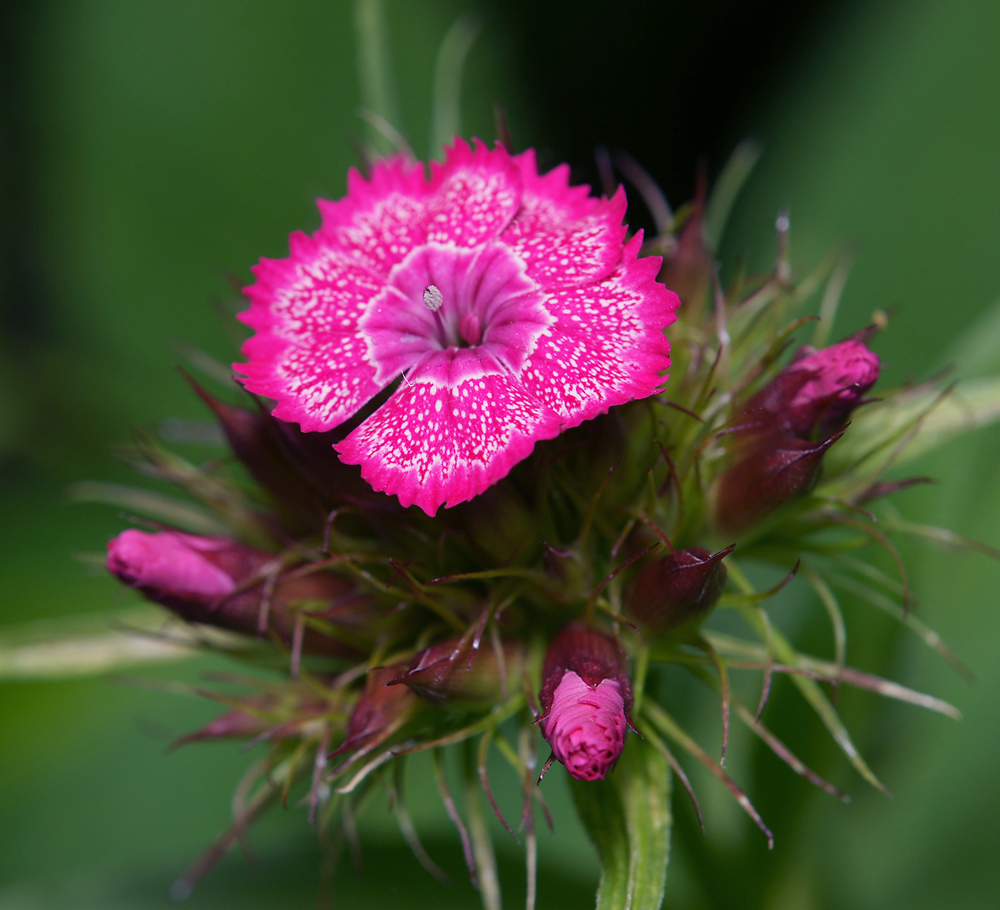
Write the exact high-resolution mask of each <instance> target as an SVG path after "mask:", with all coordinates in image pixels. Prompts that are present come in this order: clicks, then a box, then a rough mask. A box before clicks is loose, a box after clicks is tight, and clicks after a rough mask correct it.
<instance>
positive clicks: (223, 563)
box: [107, 529, 358, 656]
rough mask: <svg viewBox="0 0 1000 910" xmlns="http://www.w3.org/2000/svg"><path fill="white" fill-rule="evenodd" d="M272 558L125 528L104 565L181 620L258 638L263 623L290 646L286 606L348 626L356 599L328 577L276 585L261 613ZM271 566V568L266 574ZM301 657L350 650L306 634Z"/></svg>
mask: <svg viewBox="0 0 1000 910" xmlns="http://www.w3.org/2000/svg"><path fill="white" fill-rule="evenodd" d="M274 560H275V558H274V556H273V555H272V554H270V553H266V552H264V551H263V550H257V549H255V548H253V547H248V546H246V545H245V544H241V543H239V542H238V541H235V540H229V539H227V538H225V537H198V536H196V535H193V534H184V533H181V532H180V531H160V532H157V533H148V532H146V531H138V530H135V529H129V530H127V531H123V532H122V533H121V534H119V535H118V536H117V537H116V538H115V539H114V540H112V541H110V542H109V543H108V558H107V567H108V571H109V572H111V574H112V575H114V576H115V577H116V578H118V579H119V580H120V581H122V582H124V583H125V584H127V585H129V587H132V588H135V589H136V590H138V591H140V592H141V593H142V594H144V595H145V596H146V597H148V598H149V599H150V600H153V601H155V602H156V603H159V604H162V605H163V606H165V607H168V608H169V609H170V610H172V611H173V612H174V613H176V614H178V615H179V616H180V617H182V618H183V619H185V620H187V621H188V622H196V623H204V624H206V625H212V626H217V627H219V628H222V629H229V630H230V631H232V632H241V633H243V634H245V635H257V634H259V633H260V632H261V631H262V629H261V628H260V622H261V619H262V617H263V618H265V619H266V620H267V622H268V628H270V629H271V630H272V631H273V632H275V633H276V634H277V635H278V637H279V638H281V639H282V640H283V641H284V642H286V643H290V642H291V640H292V636H293V633H294V624H295V621H294V618H293V617H291V616H290V615H289V612H288V609H287V606H288V604H289V603H292V602H296V601H298V602H306V601H308V602H310V603H314V604H316V606H317V607H318V608H319V609H318V610H317V611H315V615H321V616H322V617H323V618H324V619H325V620H328V621H330V622H333V623H337V620H338V618H339V614H340V613H343V612H345V611H346V614H347V616H346V619H348V620H349V622H348V623H346V624H348V625H349V624H351V623H352V622H354V619H355V614H356V613H357V611H358V605H357V603H358V598H357V597H356V596H355V595H354V592H353V591H352V589H351V586H350V585H349V583H348V582H347V581H345V580H344V579H342V578H340V577H339V576H337V575H333V574H332V573H330V572H314V573H310V574H305V575H298V576H294V575H287V576H282V577H279V578H278V579H277V582H276V584H275V585H274V589H273V591H272V592H271V594H270V597H269V599H268V604H267V607H268V608H267V610H266V611H264V610H263V601H264V582H265V579H266V578H267V577H268V575H267V573H268V571H269V570H271V565H270V564H273V563H274ZM277 570H278V567H277V566H274V568H273V571H277ZM302 649H303V651H305V652H306V653H317V654H337V655H343V656H348V655H351V654H353V653H354V649H353V648H349V647H347V646H346V645H345V644H344V643H343V642H340V641H337V640H336V639H334V638H331V637H330V636H327V635H322V634H320V633H319V632H317V631H316V630H315V629H312V628H306V629H305V630H304V637H303V642H302Z"/></svg>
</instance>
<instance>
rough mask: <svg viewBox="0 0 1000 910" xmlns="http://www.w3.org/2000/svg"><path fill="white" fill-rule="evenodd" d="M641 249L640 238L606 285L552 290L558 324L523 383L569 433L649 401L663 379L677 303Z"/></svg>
mask: <svg viewBox="0 0 1000 910" xmlns="http://www.w3.org/2000/svg"><path fill="white" fill-rule="evenodd" d="M641 243H642V236H641V234H640V235H637V236H636V237H634V238H633V239H632V240H631V241H630V242H629V243H628V244H627V245H626V247H625V249H624V253H623V255H622V262H621V264H620V265H619V266H618V268H617V269H616V270H615V271H614V272H613V273H612V274H611V275H609V276H608V277H607V278H605V279H604V280H603V281H599V282H596V283H595V284H589V285H584V286H582V287H573V288H561V289H557V290H553V291H550V292H549V294H550V296H549V298H548V300H547V301H546V307H547V309H548V310H549V312H550V313H551V314H552V316H554V317H555V318H556V322H555V325H552V326H550V327H549V328H547V329H546V330H545V332H543V333H542V335H541V337H540V338H539V339H538V344H537V346H536V348H535V351H534V353H533V354H532V355H531V358H530V360H529V362H528V364H527V366H526V367H525V368H524V370H523V371H522V373H521V377H520V378H521V384H522V386H523V387H524V389H525V390H526V391H527V392H529V393H530V394H532V395H533V396H535V397H536V398H538V399H539V400H541V401H543V402H544V403H545V404H546V405H548V406H549V407H550V408H552V410H554V411H556V412H557V413H559V414H560V415H561V416H562V418H563V421H564V424H563V428H564V429H567V428H569V427H574V426H576V425H577V424H579V423H582V422H583V421H584V420H589V419H590V418H592V417H596V416H597V415H598V414H603V413H605V412H606V411H607V410H608V408H609V407H612V406H613V405H618V404H624V403H625V402H626V401H631V400H633V399H636V398H645V397H646V396H648V395H652V394H653V393H654V392H657V391H659V389H660V388H661V387H662V385H663V383H664V382H665V381H666V376H664V375H663V371H664V370H666V369H667V367H669V366H670V356H669V355H670V344H669V343H668V341H667V339H666V337H665V336H664V334H663V329H664V328H665V327H666V326H668V325H669V324H670V323H671V322H673V321H674V319H675V315H674V311H675V310H676V308H677V306H678V303H679V301H678V300H677V295H676V294H674V293H673V292H672V291H668V290H667V289H666V288H665V287H663V285H661V284H657V283H656V281H655V278H656V274H657V272H658V270H659V267H660V259H659V257H655V256H652V257H647V258H645V259H637V258H636V257H637V255H638V251H639V247H640V245H641Z"/></svg>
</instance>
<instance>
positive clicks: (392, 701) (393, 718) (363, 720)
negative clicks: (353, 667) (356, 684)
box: [332, 664, 417, 755]
mask: <svg viewBox="0 0 1000 910" xmlns="http://www.w3.org/2000/svg"><path fill="white" fill-rule="evenodd" d="M405 669H406V668H405V665H403V664H393V665H392V666H389V667H376V668H375V669H374V670H372V671H371V672H370V673H369V674H368V677H367V679H366V680H365V688H364V691H363V692H362V693H361V696H360V697H359V698H358V700H357V703H356V704H355V705H354V711H353V712H352V713H351V719H350V720H349V721H348V722H347V730H346V732H345V735H344V741H343V742H342V743H341V744H340V746H339V747H338V748H337V750H336V751H335V752H333V753H332V754H333V755H339V754H341V753H342V752H347V751H349V750H351V749H360V748H362V747H364V746H367V745H369V744H370V743H372V742H376V741H380V740H381V739H384V738H385V737H386V736H388V735H389V734H391V733H392V732H393V730H394V729H395V727H397V726H398V725H399V724H400V723H401V722H402V721H404V720H405V719H406V717H408V716H409V715H410V713H412V711H413V709H414V707H415V706H416V704H417V697H416V695H414V694H413V692H411V691H410V690H409V689H408V688H407V687H406V686H393V685H390V683H391V682H392V681H393V680H394V679H397V678H398V677H399V674H400V673H401V672H403V671H404V670H405Z"/></svg>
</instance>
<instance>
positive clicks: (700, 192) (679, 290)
mask: <svg viewBox="0 0 1000 910" xmlns="http://www.w3.org/2000/svg"><path fill="white" fill-rule="evenodd" d="M707 190H708V180H707V177H706V175H705V173H704V172H702V173H700V174H699V175H698V185H697V189H696V192H695V198H694V201H693V202H692V204H691V213H690V215H688V218H687V220H686V221H685V222H684V226H683V227H682V228H681V229H680V231H679V232H678V233H677V236H676V238H675V241H674V246H673V247H672V248H671V249H669V250H667V251H665V253H664V256H663V266H662V268H661V269H660V274H659V275H658V276H657V280H659V281H660V282H662V283H663V284H664V285H666V286H667V287H668V288H670V290H672V291H673V292H674V293H675V294H677V296H678V297H679V298H680V300H681V306H682V307H683V312H684V313H686V314H687V318H688V319H691V318H692V316H693V314H695V313H698V312H699V311H700V310H701V309H702V307H703V306H704V303H705V299H706V298H707V296H708V289H709V287H710V284H711V279H712V268H713V257H712V251H711V250H710V249H709V248H708V243H707V242H706V241H705V196H706V193H707Z"/></svg>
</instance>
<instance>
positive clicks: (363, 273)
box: [237, 233, 384, 340]
mask: <svg viewBox="0 0 1000 910" xmlns="http://www.w3.org/2000/svg"><path fill="white" fill-rule="evenodd" d="M289 242H290V246H291V249H292V256H291V257H289V258H288V259H262V260H261V261H260V263H259V264H258V265H256V266H254V268H253V269H252V271H253V273H254V276H255V277H256V279H257V281H256V283H255V284H252V285H251V286H250V287H248V288H246V290H245V291H244V293H245V294H246V295H247V297H249V298H250V302H251V306H250V309H249V310H247V311H246V312H245V313H240V314H239V315H238V316H237V318H238V319H239V320H240V321H241V322H243V323H245V324H246V325H248V326H250V327H251V328H254V329H256V330H257V331H258V332H266V331H271V332H273V333H274V334H276V335H280V336H281V337H282V338H287V339H290V340H295V339H307V338H309V337H310V336H311V335H313V334H315V333H317V332H346V333H351V332H355V331H356V330H357V327H358V320H359V319H360V318H361V315H362V314H363V313H364V312H365V309H366V308H367V307H368V305H369V303H370V301H371V300H372V298H373V297H374V296H375V295H376V294H378V293H379V291H381V290H382V288H383V286H384V282H383V280H382V279H380V278H378V277H377V276H375V275H373V274H372V273H371V272H370V271H368V270H367V269H366V268H364V267H363V266H361V265H359V264H358V263H357V262H355V261H353V260H351V259H349V258H347V257H346V256H345V255H344V254H343V253H340V252H336V251H334V250H330V249H328V248H324V247H323V246H322V245H321V244H318V243H316V242H315V241H314V240H313V239H311V238H309V237H307V236H306V235H305V234H300V233H296V234H292V236H291V238H290V239H289Z"/></svg>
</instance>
